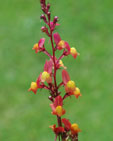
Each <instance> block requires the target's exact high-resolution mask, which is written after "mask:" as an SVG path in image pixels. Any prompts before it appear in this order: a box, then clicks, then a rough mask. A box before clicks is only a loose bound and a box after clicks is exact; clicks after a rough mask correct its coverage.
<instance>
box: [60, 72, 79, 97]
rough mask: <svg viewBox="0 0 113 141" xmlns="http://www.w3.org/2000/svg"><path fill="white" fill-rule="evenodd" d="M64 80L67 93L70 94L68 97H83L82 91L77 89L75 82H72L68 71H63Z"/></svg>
mask: <svg viewBox="0 0 113 141" xmlns="http://www.w3.org/2000/svg"><path fill="white" fill-rule="evenodd" d="M62 80H63V83H64V86H65V91H66V93H68V96H70V95H74V96H75V97H76V98H78V97H79V96H81V93H80V89H79V88H78V87H76V84H75V82H74V81H72V80H70V76H69V74H68V72H67V71H66V70H62Z"/></svg>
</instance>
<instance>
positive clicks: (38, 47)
mask: <svg viewBox="0 0 113 141" xmlns="http://www.w3.org/2000/svg"><path fill="white" fill-rule="evenodd" d="M44 43H45V38H41V39H40V40H39V42H38V43H36V44H35V45H34V46H33V48H32V49H33V50H35V52H36V53H38V52H39V51H42V50H43V49H44V48H43V46H44Z"/></svg>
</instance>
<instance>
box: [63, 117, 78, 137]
mask: <svg viewBox="0 0 113 141" xmlns="http://www.w3.org/2000/svg"><path fill="white" fill-rule="evenodd" d="M62 123H63V124H64V129H65V130H67V131H71V134H73V135H75V134H77V133H78V132H81V130H80V128H79V127H78V124H76V123H74V124H71V123H70V121H69V120H68V119H66V118H63V119H62Z"/></svg>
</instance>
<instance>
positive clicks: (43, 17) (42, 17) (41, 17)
mask: <svg viewBox="0 0 113 141" xmlns="http://www.w3.org/2000/svg"><path fill="white" fill-rule="evenodd" d="M40 19H43V20H44V22H45V23H47V20H46V16H45V15H44V14H42V15H41V16H40Z"/></svg>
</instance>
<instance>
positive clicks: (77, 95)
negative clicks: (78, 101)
mask: <svg viewBox="0 0 113 141" xmlns="http://www.w3.org/2000/svg"><path fill="white" fill-rule="evenodd" d="M73 94H74V96H75V97H76V98H78V97H79V96H82V95H81V93H80V89H79V88H78V87H76V89H75V91H74V93H73Z"/></svg>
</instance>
